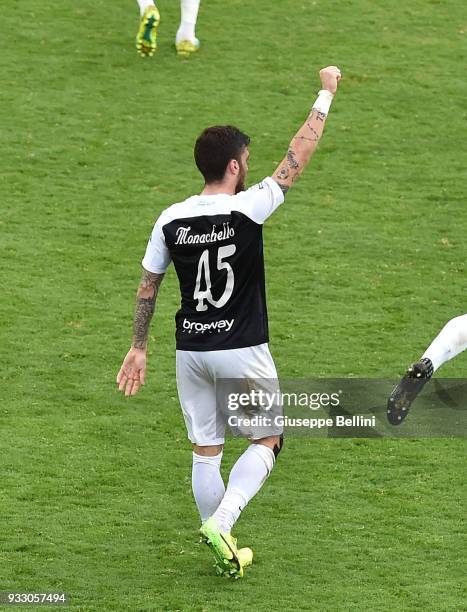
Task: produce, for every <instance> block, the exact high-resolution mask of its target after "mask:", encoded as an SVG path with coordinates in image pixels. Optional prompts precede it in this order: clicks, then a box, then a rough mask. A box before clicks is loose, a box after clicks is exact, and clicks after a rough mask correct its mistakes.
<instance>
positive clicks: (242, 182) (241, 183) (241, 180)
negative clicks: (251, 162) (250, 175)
mask: <svg viewBox="0 0 467 612" xmlns="http://www.w3.org/2000/svg"><path fill="white" fill-rule="evenodd" d="M245 178H246V172H245V170H244V168H242V172H241V174H239V175H238V181H237V184H236V185H235V193H240V192H241V191H245Z"/></svg>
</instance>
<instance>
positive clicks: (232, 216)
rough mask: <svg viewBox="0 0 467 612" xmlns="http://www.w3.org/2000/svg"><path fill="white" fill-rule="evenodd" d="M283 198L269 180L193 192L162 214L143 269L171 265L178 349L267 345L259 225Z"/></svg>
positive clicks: (266, 318)
mask: <svg viewBox="0 0 467 612" xmlns="http://www.w3.org/2000/svg"><path fill="white" fill-rule="evenodd" d="M283 201H284V195H283V193H282V190H281V189H280V187H279V186H278V185H277V183H276V182H275V181H274V180H273V179H271V178H270V177H268V178H266V179H264V181H262V182H261V183H259V184H257V185H254V186H253V187H251V188H250V189H248V190H247V191H242V192H241V193H238V194H236V195H233V196H231V195H225V194H217V195H211V196H205V195H197V196H192V197H191V198H188V199H187V200H185V201H184V202H181V203H179V204H174V205H173V206H170V207H169V208H167V209H166V210H164V211H163V212H162V214H161V215H160V217H159V218H158V220H157V221H156V224H155V226H154V230H153V232H152V235H151V238H150V240H149V243H148V246H147V249H146V254H145V256H144V259H143V267H144V268H145V269H146V270H148V271H149V272H154V273H163V272H165V271H166V270H167V268H168V266H169V264H170V262H171V261H173V263H174V266H175V270H176V272H177V276H178V281H179V284H180V294H181V306H180V309H179V311H178V312H177V314H176V316H175V321H176V340H177V349H179V350H187V351H216V350H225V349H233V348H242V347H246V346H256V345H258V344H263V343H264V342H267V341H268V317H267V309H266V295H265V285H264V260H263V235H262V229H263V227H262V226H263V223H264V221H265V220H266V219H267V218H268V217H269V215H270V214H271V213H273V212H274V210H275V209H276V208H277V207H278V206H279V205H280V204H281V203H282V202H283Z"/></svg>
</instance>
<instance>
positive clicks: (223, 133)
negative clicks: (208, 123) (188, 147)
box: [195, 125, 250, 183]
mask: <svg viewBox="0 0 467 612" xmlns="http://www.w3.org/2000/svg"><path fill="white" fill-rule="evenodd" d="M249 143H250V137H249V136H247V135H246V134H244V133H243V132H241V131H240V130H239V129H238V128H236V127H233V126H232V125H215V126H213V127H208V128H206V129H205V130H204V131H203V132H202V133H201V134H200V135H199V137H198V139H197V141H196V144H195V162H196V165H197V166H198V170H199V171H200V172H201V174H202V175H203V176H204V180H205V181H206V183H215V182H217V181H221V180H222V179H223V178H224V174H225V171H226V169H227V165H228V163H229V161H230V160H231V159H236V160H237V161H238V162H239V161H240V154H241V153H242V149H243V147H247V146H248V145H249Z"/></svg>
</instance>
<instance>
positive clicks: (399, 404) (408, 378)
mask: <svg viewBox="0 0 467 612" xmlns="http://www.w3.org/2000/svg"><path fill="white" fill-rule="evenodd" d="M432 375H433V364H432V363H431V360H430V359H427V358H426V357H425V358H423V359H420V361H417V363H414V364H412V365H411V366H410V367H409V369H408V370H407V372H406V373H405V375H404V377H403V378H402V380H401V381H400V383H399V384H398V385H396V386H395V387H394V389H393V391H392V393H391V395H390V396H389V399H388V412H387V415H388V421H389V422H390V423H391V425H400V424H401V423H402V421H403V420H404V419H405V417H406V416H407V414H408V412H409V408H410V406H411V405H412V402H413V401H414V399H415V398H416V397H417V395H418V394H419V393H420V391H421V390H422V389H423V387H424V386H425V385H426V383H427V382H428V381H429V380H430V378H431V377H432Z"/></svg>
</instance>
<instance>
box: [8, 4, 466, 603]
mask: <svg viewBox="0 0 467 612" xmlns="http://www.w3.org/2000/svg"><path fill="white" fill-rule="evenodd" d="M178 4H179V3H178V2H177V1H175V0H173V1H172V2H169V1H168V0H164V1H163V0H160V9H161V13H162V24H161V28H160V35H159V46H160V48H159V51H158V53H157V55H156V56H155V57H154V58H152V59H150V60H149V59H145V60H143V59H141V58H139V57H138V56H137V54H136V50H135V48H134V36H135V33H136V29H137V25H138V13H137V7H136V3H135V2H133V1H132V0H124V2H119V3H108V2H103V1H102V0H93V1H91V0H81V1H80V2H77V3H72V2H51V1H47V0H41V1H39V0H29V1H28V2H19V0H9V1H8V2H3V3H2V11H1V12H2V19H1V26H0V27H1V30H2V52H1V57H0V66H1V74H2V87H1V89H2V91H1V98H2V102H1V104H0V114H1V122H0V130H1V143H2V156H1V159H0V170H1V171H0V185H1V200H0V201H1V204H0V206H1V217H0V224H1V225H0V232H1V250H0V257H1V269H0V275H1V286H2V292H1V299H0V317H1V332H0V333H1V335H0V347H1V355H2V356H1V363H2V368H1V379H2V389H3V392H2V401H1V403H0V499H1V503H0V590H16V591H38V590H39V591H42V590H48V591H56V590H63V591H66V592H67V593H69V595H70V597H71V603H70V607H69V609H71V610H83V611H91V610H92V611H93V610H99V611H101V610H109V611H116V610H118V611H120V610H157V611H159V610H165V611H169V610H170V611H176V610H182V611H191V610H193V611H198V612H201V611H204V612H217V611H224V610H240V611H244V610H250V609H253V610H260V611H262V610H265V611H266V610H278V609H281V610H287V611H295V610H311V611H317V612H322V611H326V612H327V611H330V612H334V611H370V612H374V611H387V612H392V611H395V610H397V611H399V610H401V611H412V610H413V611H418V610H430V611H444V610H445V611H449V612H453V611H460V610H467V608H466V604H465V601H466V599H465V597H466V594H465V591H463V590H462V582H463V579H464V578H465V572H463V570H462V565H463V561H464V560H465V540H463V539H462V538H463V532H464V527H465V525H464V527H463V524H462V520H463V519H462V517H463V516H465V488H463V487H464V486H465V444H464V441H463V440H460V439H457V440H447V439H445V440H441V439H438V440H437V439H431V440H427V439H425V440H400V441H395V440H388V439H386V440H332V439H326V440H303V439H295V440H294V439H290V440H288V442H287V444H286V447H285V449H284V451H283V454H282V455H281V457H280V460H279V461H278V464H277V466H276V469H275V471H274V472H273V474H272V475H271V478H270V481H269V482H268V483H267V485H266V486H265V487H264V489H263V490H262V491H261V493H260V494H259V495H258V497H257V498H256V499H255V500H254V501H253V502H252V503H251V505H250V506H249V507H248V508H247V509H246V510H245V512H244V514H243V516H242V518H241V520H240V522H239V523H238V526H237V530H236V532H237V535H238V537H239V539H240V542H241V543H242V544H244V545H248V544H251V545H252V546H253V548H254V550H255V554H256V562H255V566H254V567H253V568H252V569H251V570H250V571H249V572H248V574H247V577H246V579H245V580H243V581H236V582H229V581H226V580H222V579H219V578H217V577H216V576H214V574H213V570H212V562H211V558H210V557H209V554H208V551H207V549H206V550H205V547H203V546H202V545H200V544H198V539H197V533H196V529H197V526H198V517H197V513H196V511H195V507H194V503H193V501H192V498H191V491H190V471H191V457H190V447H189V445H188V443H187V440H186V437H185V431H184V426H183V423H182V418H181V414H180V410H179V406H178V402H177V396H176V388H175V380H174V339H173V332H174V329H173V314H174V312H175V309H176V307H177V301H178V296H177V283H176V278H175V275H174V272H173V270H172V271H171V272H170V273H169V274H168V275H167V278H166V280H165V281H164V284H163V287H162V289H161V293H160V297H159V305H158V312H157V315H156V318H155V321H154V324H153V327H152V333H151V345H150V353H151V355H150V364H149V372H148V377H147V378H148V381H147V384H146V386H145V388H144V390H143V391H142V392H141V393H140V394H139V395H138V396H137V397H136V398H133V399H131V400H130V401H128V400H125V399H124V398H123V397H121V396H119V394H118V393H117V391H116V388H115V384H114V379H115V375H116V373H117V370H118V368H119V366H120V363H121V360H122V358H123V356H124V354H125V352H126V350H127V348H128V345H129V340H130V334H131V320H132V310H133V303H134V294H135V291H136V286H137V283H138V281H139V276H140V264H139V262H140V260H141V257H142V255H143V252H144V248H145V245H146V241H147V238H148V235H149V233H150V230H151V228H152V224H153V221H154V219H155V218H156V216H157V215H158V214H159V212H160V211H161V210H162V209H163V208H165V207H166V206H167V205H169V204H171V203H173V202H175V201H179V200H180V199H183V198H185V197H187V196H188V195H191V194H192V193H194V192H197V191H199V190H200V188H201V181H200V177H199V176H198V174H197V171H196V168H195V166H194V163H193V161H192V146H193V142H194V139H195V137H196V136H197V134H198V133H199V132H200V131H201V129H202V128H204V127H205V126H207V125H209V124H213V123H219V122H222V123H226V122H232V123H235V124H238V125H239V126H240V127H241V128H242V129H244V130H245V131H246V132H247V133H249V134H250V135H251V137H252V144H251V164H250V177H249V182H250V184H251V183H252V182H254V181H256V180H259V179H261V178H263V177H264V176H265V175H267V174H269V173H271V172H272V170H273V169H274V167H275V164H277V162H279V160H280V158H281V157H282V155H283V153H284V152H285V150H286V147H287V145H288V143H289V141H290V138H291V137H292V135H293V134H294V132H295V130H296V129H297V128H298V127H299V125H300V123H301V121H302V120H303V119H304V117H305V115H306V113H307V110H308V108H309V107H310V105H311V104H312V102H313V101H314V99H315V93H316V91H317V89H318V88H319V81H318V78H317V72H318V70H319V68H321V67H322V66H324V65H328V64H331V63H332V64H337V65H339V66H340V67H341V68H342V71H343V75H344V80H343V81H342V84H341V87H340V91H339V93H338V96H337V98H336V100H335V104H334V106H333V109H332V112H331V115H330V118H329V121H328V125H327V127H326V133H325V135H324V139H323V141H322V143H321V145H320V149H319V151H318V152H317V154H316V156H315V158H314V160H313V162H312V164H311V166H310V168H308V169H307V170H306V171H305V174H304V176H303V177H302V178H301V179H300V181H299V183H298V184H297V185H296V187H294V189H293V190H292V191H291V192H290V193H289V195H288V197H287V201H286V203H285V205H284V206H283V207H282V208H281V209H280V210H279V211H278V212H277V213H276V214H275V215H274V216H273V217H272V218H271V220H270V221H269V222H268V223H267V226H266V229H265V241H266V264H267V282H268V299H269V315H270V331H271V350H272V352H273V355H274V357H275V360H276V363H277V366H278V369H279V371H280V373H281V375H282V376H284V377H289V378H290V377H317V376H323V377H324V376H345V377H347V376H370V377H388V378H394V380H396V379H397V378H398V376H399V375H400V374H401V372H402V370H403V369H404V368H405V367H406V365H407V364H408V363H409V362H410V361H411V360H412V359H413V358H415V357H418V356H419V354H420V352H421V351H422V350H423V349H424V348H425V347H426V345H427V344H428V342H429V341H430V339H431V338H432V336H433V335H434V334H435V333H436V332H437V330H438V329H440V328H441V326H442V325H443V323H444V322H445V321H447V320H448V319H450V318H451V317H453V316H455V315H458V314H462V313H464V312H465V311H466V310H467V308H466V300H465V286H466V267H465V266H466V264H465V262H466V260H467V247H466V235H467V211H466V208H465V196H466V193H467V174H466V172H465V151H466V149H465V123H466V119H467V106H466V104H465V100H466V98H467V85H466V80H465V66H466V62H467V15H466V12H465V7H464V5H463V3H462V2H460V1H459V0H444V1H441V0H439V1H437V0H412V1H411V2H403V1H402V0H385V1H383V0H355V1H353V2H350V1H348V0H334V1H332V2H325V1H324V0H316V1H313V2H311V1H309V2H308V1H305V0H301V1H298V0H297V1H296V0H283V1H282V2H271V1H269V2H266V1H265V0H241V1H240V0H206V1H205V2H204V3H203V5H202V7H201V11H200V15H199V27H198V34H199V37H200V38H201V41H202V50H201V51H200V53H199V54H198V55H197V56H195V57H193V58H191V59H190V60H189V61H183V60H182V61H181V60H180V59H179V58H177V57H176V55H175V52H174V49H173V39H174V36H175V31H176V28H177V25H178V13H179V6H178ZM466 368H467V358H466V355H463V356H460V357H459V358H458V359H457V360H455V361H454V362H452V363H451V364H449V365H447V366H446V367H445V368H444V369H443V371H442V375H443V376H459V377H462V376H465V372H466ZM241 448H242V444H241V443H240V442H238V441H235V442H232V443H230V444H229V446H228V448H227V450H226V452H225V462H224V470H225V473H227V471H228V468H229V467H230V466H231V465H232V462H233V461H234V459H235V457H236V456H237V455H238V454H239V452H240V450H241ZM45 609H46V608H45Z"/></svg>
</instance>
